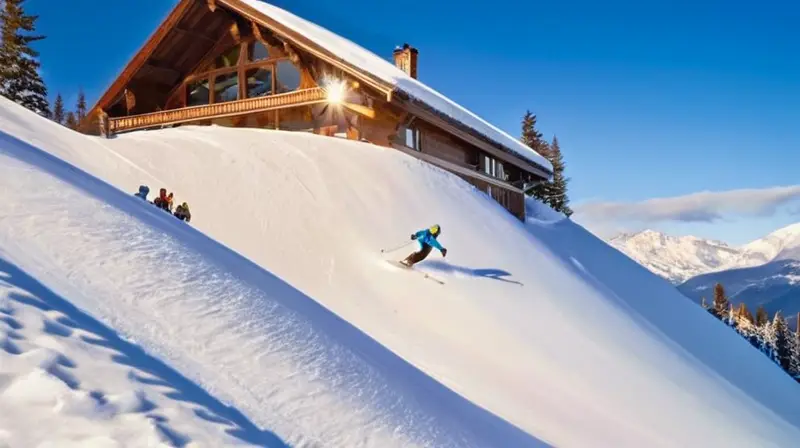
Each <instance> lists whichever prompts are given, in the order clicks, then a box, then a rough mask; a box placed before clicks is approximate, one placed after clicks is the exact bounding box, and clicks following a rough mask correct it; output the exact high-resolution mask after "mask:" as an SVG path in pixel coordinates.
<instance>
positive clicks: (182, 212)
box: [174, 202, 192, 222]
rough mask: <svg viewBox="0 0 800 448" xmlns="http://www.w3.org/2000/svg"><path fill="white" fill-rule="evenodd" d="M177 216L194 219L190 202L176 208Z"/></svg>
mask: <svg viewBox="0 0 800 448" xmlns="http://www.w3.org/2000/svg"><path fill="white" fill-rule="evenodd" d="M174 214H175V217H176V218H178V219H180V220H181V221H186V222H191V221H192V213H191V212H190V211H189V204H187V203H185V202H184V203H183V204H181V205H179V206H178V208H176V209H175V213H174Z"/></svg>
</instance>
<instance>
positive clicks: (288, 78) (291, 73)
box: [275, 61, 300, 93]
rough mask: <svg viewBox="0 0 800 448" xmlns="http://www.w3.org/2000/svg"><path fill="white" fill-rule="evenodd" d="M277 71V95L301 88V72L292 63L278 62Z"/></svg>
mask: <svg viewBox="0 0 800 448" xmlns="http://www.w3.org/2000/svg"><path fill="white" fill-rule="evenodd" d="M276 70H277V73H276V74H277V77H276V78H275V84H276V88H275V90H276V92H275V93H284V92H291V91H292V90H297V89H298V88H299V87H300V70H298V69H297V67H295V66H294V64H292V63H291V62H290V61H278V64H277V66H276Z"/></svg>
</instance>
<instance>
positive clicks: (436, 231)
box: [400, 224, 447, 267]
mask: <svg viewBox="0 0 800 448" xmlns="http://www.w3.org/2000/svg"><path fill="white" fill-rule="evenodd" d="M441 234H442V228H441V227H440V226H439V224H434V225H433V226H431V227H430V228H428V229H425V230H420V231H419V232H417V233H415V234H413V235H411V239H412V240H416V241H417V242H418V243H419V250H418V251H416V252H413V253H412V254H411V255H409V256H408V257H406V259H405V260H403V261H401V262H400V263H402V264H404V265H406V266H408V267H411V266H414V265H415V264H417V263H419V262H420V261H422V260H424V259H425V258H427V257H428V255H430V253H431V251H432V250H433V248H434V247H435V248H437V249H439V252H441V253H442V256H443V257H446V256H447V249H445V248H443V247H442V246H441V245H440V244H439V241H437V240H436V238H438V237H439V235H441Z"/></svg>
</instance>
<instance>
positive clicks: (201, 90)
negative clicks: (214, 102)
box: [186, 79, 210, 106]
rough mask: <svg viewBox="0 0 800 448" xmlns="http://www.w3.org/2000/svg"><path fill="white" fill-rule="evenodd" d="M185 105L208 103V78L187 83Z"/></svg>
mask: <svg viewBox="0 0 800 448" xmlns="http://www.w3.org/2000/svg"><path fill="white" fill-rule="evenodd" d="M187 96H188V98H187V100H186V105H187V106H200V105H203V104H208V100H209V98H210V95H209V91H208V79H200V80H197V81H194V82H192V83H190V84H189V86H188V88H187Z"/></svg>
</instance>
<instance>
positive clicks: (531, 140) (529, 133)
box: [522, 111, 550, 157]
mask: <svg viewBox="0 0 800 448" xmlns="http://www.w3.org/2000/svg"><path fill="white" fill-rule="evenodd" d="M542 137H543V136H542V133H541V132H539V131H538V130H537V129H536V115H534V114H532V113H531V111H527V112H525V116H524V117H522V143H523V144H525V145H527V146H528V147H529V148H531V149H533V150H534V151H536V152H538V153H539V154H541V155H542V156H544V157H547V156H548V153H549V149H550V148H548V147H547V142H546V141H545V140H544V138H542Z"/></svg>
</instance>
